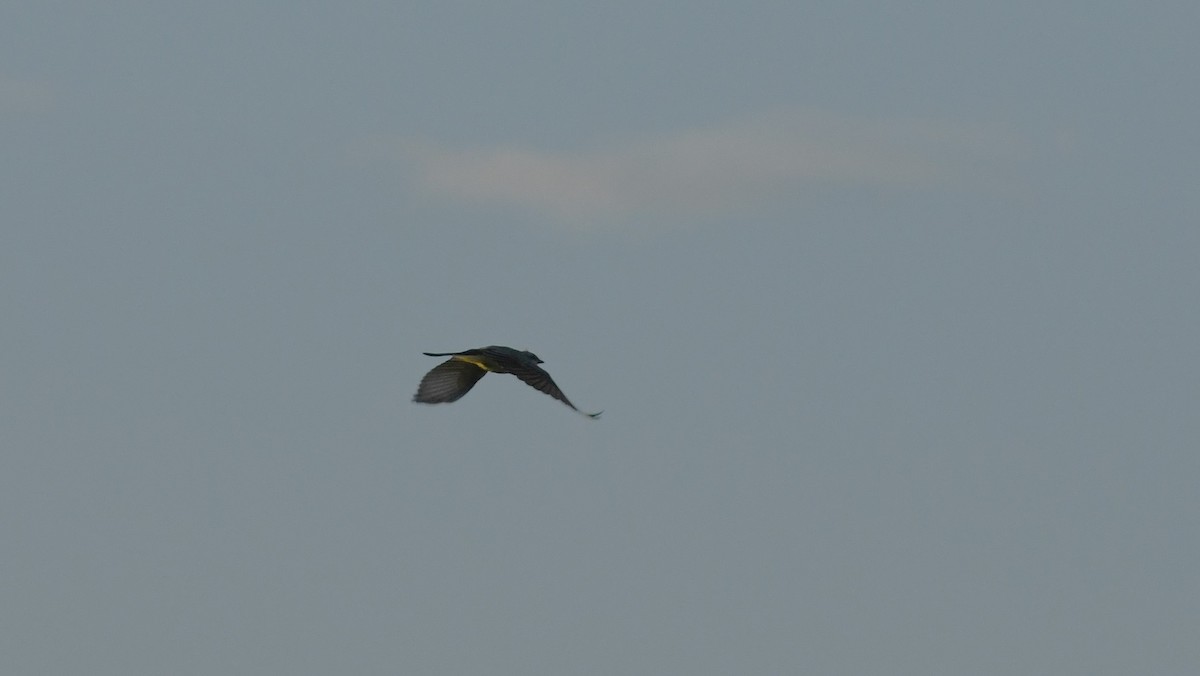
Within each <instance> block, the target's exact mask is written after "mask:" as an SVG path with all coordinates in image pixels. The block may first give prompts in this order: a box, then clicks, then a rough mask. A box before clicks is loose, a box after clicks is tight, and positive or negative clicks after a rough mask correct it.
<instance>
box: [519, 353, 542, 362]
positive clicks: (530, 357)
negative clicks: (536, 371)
mask: <svg viewBox="0 0 1200 676" xmlns="http://www.w3.org/2000/svg"><path fill="white" fill-rule="evenodd" d="M521 354H522V355H524V356H525V358H526V359H528V360H530V361H532V362H533V363H535V364H543V363H545V362H543V361H542V360H541V359H539V358H538V356H537V355H536V354H534V353H532V352H530V351H529V350H525V351H523V352H521Z"/></svg>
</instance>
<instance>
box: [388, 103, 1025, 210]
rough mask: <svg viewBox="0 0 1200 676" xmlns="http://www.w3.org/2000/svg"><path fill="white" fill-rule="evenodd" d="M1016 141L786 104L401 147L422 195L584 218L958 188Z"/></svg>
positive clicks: (1004, 157) (1005, 157)
mask: <svg viewBox="0 0 1200 676" xmlns="http://www.w3.org/2000/svg"><path fill="white" fill-rule="evenodd" d="M1020 145H1021V144H1020V143H1018V142H1017V140H1016V139H1014V138H1013V137H1011V136H1010V135H1007V134H1004V133H1000V132H997V131H993V130H988V129H984V128H970V127H967V126H962V125H957V126H956V125H951V124H945V123H937V122H932V121H922V120H887V119H868V118H855V117H844V116H834V115H830V114H827V113H821V112H817V111H812V110H802V109H784V110H777V111H773V112H771V113H768V114H763V115H757V116H753V117H748V118H745V119H741V120H736V121H733V122H731V123H728V124H724V125H718V126H712V127H706V128H697V129H689V130H684V131H679V132H675V133H670V134H664V135H661V136H657V137H646V138H634V139H626V140H617V141H611V142H609V143H607V144H604V145H603V146H602V147H596V148H593V149H590V150H585V151H576V152H567V151H558V152H555V151H549V150H540V149H536V148H531V147H524V146H519V145H499V146H491V147H482V148H466V149H452V148H446V147H443V146H439V145H435V144H431V143H428V142H422V141H411V140H409V141H406V142H404V143H402V144H400V145H399V146H397V147H398V148H400V155H401V156H402V157H403V158H404V160H405V161H406V162H407V163H409V164H410V167H411V168H412V169H413V170H414V172H415V173H414V175H413V180H414V181H415V183H416V187H417V188H418V189H419V190H420V191H421V192H422V193H423V194H427V195H428V194H432V195H435V196H437V197H440V198H442V199H445V200H450V201H455V202H465V203H470V204H475V205H483V206H503V207H517V208H521V209H526V210H530V211H534V212H539V213H541V214H543V215H545V216H548V217H550V218H553V219H558V220H563V221H568V222H575V223H586V222H593V221H597V220H600V219H626V218H629V217H636V216H643V215H660V216H691V215H695V214H698V213H711V212H735V211H738V210H741V209H746V208H750V207H752V206H753V205H756V204H761V203H763V202H786V201H788V200H795V199H797V195H798V193H799V192H800V191H801V190H803V189H805V188H807V187H812V186H816V185H857V186H880V187H893V188H899V189H926V188H930V187H933V186H938V185H948V184H952V183H961V182H962V181H964V180H968V177H970V176H971V175H972V174H977V175H979V176H982V175H983V174H984V173H986V172H985V171H982V170H985V169H986V168H987V167H989V166H993V165H996V164H1002V163H1005V162H1007V161H1009V160H1010V159H1011V156H1012V153H1013V151H1014V149H1015V148H1018V147H1019V146H1020Z"/></svg>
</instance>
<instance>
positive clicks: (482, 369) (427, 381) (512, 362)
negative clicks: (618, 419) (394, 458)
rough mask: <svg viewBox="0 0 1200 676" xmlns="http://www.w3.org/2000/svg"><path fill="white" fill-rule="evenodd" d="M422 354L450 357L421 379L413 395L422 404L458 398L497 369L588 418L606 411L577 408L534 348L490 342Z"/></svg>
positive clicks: (445, 401) (444, 401) (439, 402)
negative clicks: (473, 346)
mask: <svg viewBox="0 0 1200 676" xmlns="http://www.w3.org/2000/svg"><path fill="white" fill-rule="evenodd" d="M423 354H425V355H427V356H430V357H450V358H449V359H447V360H446V361H444V362H442V363H441V364H438V365H437V366H435V367H433V370H431V371H430V372H429V373H426V374H425V377H424V378H422V379H421V384H420V385H419V386H418V387H417V393H416V394H415V395H413V401H416V402H420V403H422V404H442V403H448V402H451V401H458V400H459V399H461V398H462V396H463V395H464V394H466V393H467V392H469V391H470V390H471V388H472V387H475V383H477V382H479V379H480V378H482V377H483V376H484V374H486V373H487V372H488V371H492V372H494V373H511V374H513V375H514V376H516V377H518V378H520V379H521V380H522V381H523V382H525V384H527V385H529V386H530V387H532V388H534V389H536V390H539V391H541V392H545V393H546V394H548V395H550V396H552V397H554V398H555V399H557V400H559V401H561V402H562V403H564V404H566V405H567V406H570V407H571V408H572V409H573V410H575V411H577V412H579V413H582V414H583V415H586V416H588V417H589V418H596V417H598V416H599V415H600V414H601V413H603V411H598V412H596V413H587V412H584V411H580V410H579V409H577V408H575V404H572V403H571V400H570V399H567V396H566V395H565V394H563V392H562V390H560V389H558V385H556V384H555V383H554V380H553V379H552V378H550V374H549V373H546V371H545V369H543V368H542V367H540V366H538V364H541V363H542V360H541V359H538V356H537V355H536V354H534V353H532V352H528V351H524V350H514V349H512V348H511V347H504V346H501V345H490V346H488V347H481V348H477V349H474V350H464V351H462V352H425V353H423Z"/></svg>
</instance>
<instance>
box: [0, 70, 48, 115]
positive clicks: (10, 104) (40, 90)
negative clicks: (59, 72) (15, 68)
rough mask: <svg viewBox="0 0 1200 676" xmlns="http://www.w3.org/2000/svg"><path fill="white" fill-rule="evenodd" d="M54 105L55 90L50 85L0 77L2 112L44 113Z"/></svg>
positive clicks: (35, 81)
mask: <svg viewBox="0 0 1200 676" xmlns="http://www.w3.org/2000/svg"><path fill="white" fill-rule="evenodd" d="M53 103H54V90H53V89H52V88H51V87H50V85H49V84H47V83H45V82H40V81H37V80H21V79H17V78H11V77H5V76H2V75H0V112H18V113H35V112H42V111H45V110H48V109H49V108H50V107H51V106H52V105H53Z"/></svg>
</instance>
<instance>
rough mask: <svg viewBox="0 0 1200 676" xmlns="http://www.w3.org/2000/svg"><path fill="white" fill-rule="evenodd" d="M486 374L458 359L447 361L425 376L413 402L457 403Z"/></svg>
mask: <svg viewBox="0 0 1200 676" xmlns="http://www.w3.org/2000/svg"><path fill="white" fill-rule="evenodd" d="M485 373H487V371H484V370H483V369H481V368H479V367H478V366H476V365H474V364H472V363H470V362H465V361H460V360H458V359H447V360H446V361H444V362H442V363H441V364H438V365H437V366H435V367H433V370H432V371H430V372H429V373H426V374H425V377H424V378H422V379H421V384H420V385H419V386H418V387H417V393H416V394H414V395H413V401H418V402H421V403H422V404H443V403H448V402H451V401H458V400H459V399H461V398H462V396H463V395H464V394H466V393H467V392H469V391H470V390H471V388H472V387H475V383H477V382H479V379H480V378H482V377H483V374H485Z"/></svg>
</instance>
